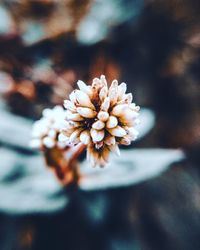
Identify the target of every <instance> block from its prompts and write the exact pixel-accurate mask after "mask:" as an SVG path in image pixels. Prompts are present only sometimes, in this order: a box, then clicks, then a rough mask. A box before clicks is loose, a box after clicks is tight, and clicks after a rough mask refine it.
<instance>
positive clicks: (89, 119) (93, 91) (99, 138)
mask: <svg viewBox="0 0 200 250" xmlns="http://www.w3.org/2000/svg"><path fill="white" fill-rule="evenodd" d="M77 85H78V87H79V90H74V91H73V92H72V93H71V94H70V96H69V99H70V100H65V101H64V107H65V108H66V109H67V111H66V120H67V123H66V124H65V127H64V128H63V129H62V133H61V134H60V136H59V140H61V141H67V142H69V143H71V144H78V143H80V142H81V143H83V144H85V145H87V146H86V147H87V158H88V159H89V160H90V162H91V163H92V165H93V166H95V165H97V164H98V165H100V166H104V165H105V164H106V163H107V162H108V158H109V154H110V152H111V151H112V152H115V153H116V154H118V155H119V153H120V152H119V148H118V145H119V144H123V145H129V144H130V143H131V141H132V140H135V139H136V137H137V135H138V132H137V130H136V129H135V126H136V125H137V123H138V111H139V107H138V106H136V105H135V103H132V94H131V93H129V94H126V88H127V86H126V84H125V83H121V84H120V85H118V81H117V80H114V81H113V82H112V84H111V86H110V87H109V88H108V85H107V81H106V78H105V76H103V75H102V76H101V77H100V79H99V78H95V79H94V80H93V82H92V85H91V86H89V85H86V84H85V83H84V82H83V81H78V83H77Z"/></svg>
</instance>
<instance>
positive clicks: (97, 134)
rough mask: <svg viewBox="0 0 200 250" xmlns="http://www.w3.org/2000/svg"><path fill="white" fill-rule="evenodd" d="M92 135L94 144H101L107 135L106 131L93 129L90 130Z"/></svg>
mask: <svg viewBox="0 0 200 250" xmlns="http://www.w3.org/2000/svg"><path fill="white" fill-rule="evenodd" d="M90 134H91V137H92V140H93V142H99V141H102V140H103V138H104V135H105V131H104V130H96V129H93V128H92V129H91V130H90Z"/></svg>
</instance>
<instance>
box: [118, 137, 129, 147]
mask: <svg viewBox="0 0 200 250" xmlns="http://www.w3.org/2000/svg"><path fill="white" fill-rule="evenodd" d="M120 144H122V145H126V146H128V145H130V144H131V139H130V137H129V136H124V137H122V138H121V140H120Z"/></svg>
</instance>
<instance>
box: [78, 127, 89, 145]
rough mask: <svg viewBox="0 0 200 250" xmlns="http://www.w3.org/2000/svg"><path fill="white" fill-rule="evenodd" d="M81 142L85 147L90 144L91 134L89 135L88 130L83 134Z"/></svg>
mask: <svg viewBox="0 0 200 250" xmlns="http://www.w3.org/2000/svg"><path fill="white" fill-rule="evenodd" d="M80 141H81V142H82V143H83V144H85V145H88V144H89V142H90V133H89V131H88V130H84V131H83V132H81V134H80Z"/></svg>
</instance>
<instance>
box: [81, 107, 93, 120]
mask: <svg viewBox="0 0 200 250" xmlns="http://www.w3.org/2000/svg"><path fill="white" fill-rule="evenodd" d="M77 112H78V113H79V114H80V115H81V116H83V117H86V118H94V117H95V116H96V114H97V112H96V111H94V110H92V109H90V108H82V107H79V108H77Z"/></svg>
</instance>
